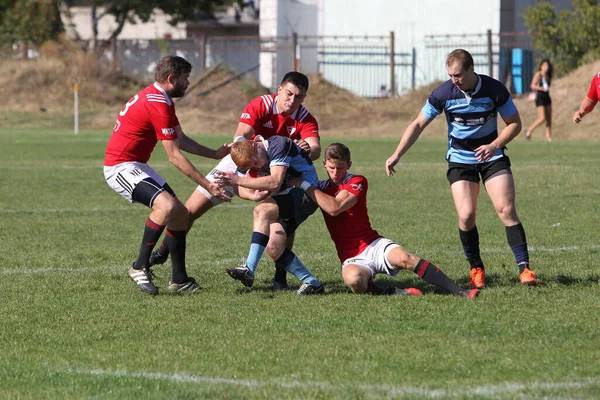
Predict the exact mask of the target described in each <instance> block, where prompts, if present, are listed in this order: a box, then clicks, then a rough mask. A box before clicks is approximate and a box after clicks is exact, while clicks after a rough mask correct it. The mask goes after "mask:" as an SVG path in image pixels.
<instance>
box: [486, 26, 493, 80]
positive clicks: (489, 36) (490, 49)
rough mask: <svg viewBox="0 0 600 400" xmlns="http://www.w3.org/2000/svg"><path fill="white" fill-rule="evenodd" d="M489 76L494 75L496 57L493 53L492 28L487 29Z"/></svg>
mask: <svg viewBox="0 0 600 400" xmlns="http://www.w3.org/2000/svg"><path fill="white" fill-rule="evenodd" d="M487 57H488V76H490V77H492V78H493V77H494V57H493V53H492V30H491V29H488V30H487Z"/></svg>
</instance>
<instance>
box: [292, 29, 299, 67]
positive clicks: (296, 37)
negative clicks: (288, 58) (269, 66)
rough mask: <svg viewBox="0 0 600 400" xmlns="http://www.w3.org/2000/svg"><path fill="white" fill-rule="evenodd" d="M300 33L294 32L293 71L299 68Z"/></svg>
mask: <svg viewBox="0 0 600 400" xmlns="http://www.w3.org/2000/svg"><path fill="white" fill-rule="evenodd" d="M297 51H298V34H297V33H296V32H293V33H292V71H297V70H298V54H297Z"/></svg>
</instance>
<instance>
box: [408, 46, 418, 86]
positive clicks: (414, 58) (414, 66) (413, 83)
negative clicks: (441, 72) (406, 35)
mask: <svg viewBox="0 0 600 400" xmlns="http://www.w3.org/2000/svg"><path fill="white" fill-rule="evenodd" d="M410 88H411V89H412V90H415V89H416V88H417V50H416V49H415V48H414V47H413V49H412V75H411V77H410Z"/></svg>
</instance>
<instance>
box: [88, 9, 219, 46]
mask: <svg viewBox="0 0 600 400" xmlns="http://www.w3.org/2000/svg"><path fill="white" fill-rule="evenodd" d="M223 2H224V0H154V1H148V0H113V1H106V0H90V1H89V5H90V6H91V7H92V21H91V24H92V32H93V37H92V40H91V43H90V47H91V48H94V47H95V46H96V42H97V39H98V22H99V21H100V19H101V18H103V17H105V16H106V15H112V16H113V17H114V18H115V21H116V23H117V25H116V28H115V29H114V30H113V31H112V32H111V34H110V37H109V38H108V40H113V39H116V38H117V37H118V36H119V34H120V33H121V31H122V30H123V27H124V26H125V23H126V22H129V23H133V24H135V23H136V17H137V18H139V20H141V21H142V22H147V21H149V20H150V18H152V15H153V13H154V10H155V9H159V10H162V11H163V12H164V13H165V14H168V15H170V16H171V20H170V23H171V24H172V25H176V24H177V23H179V22H181V21H193V20H197V19H199V18H201V17H204V18H213V10H214V7H215V6H219V5H222V4H223Z"/></svg>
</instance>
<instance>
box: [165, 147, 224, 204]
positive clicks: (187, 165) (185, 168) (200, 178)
mask: <svg viewBox="0 0 600 400" xmlns="http://www.w3.org/2000/svg"><path fill="white" fill-rule="evenodd" d="M178 141H179V139H175V140H163V141H162V145H163V147H164V149H165V152H166V153H167V157H169V161H170V162H171V164H173V165H174V166H175V168H177V169H178V170H180V171H181V172H182V173H183V174H184V175H185V176H187V177H188V178H190V179H191V180H193V181H194V182H196V183H197V184H198V185H200V186H202V187H203V188H204V189H206V190H208V192H209V193H210V194H211V195H213V196H215V197H217V198H219V199H221V200H224V201H231V197H229V196H227V194H226V193H225V191H224V190H223V189H221V188H220V187H219V186H218V185H217V184H216V183H214V182H210V181H209V180H208V179H206V178H205V177H204V175H202V174H201V173H200V171H198V170H197V169H196V167H194V165H193V164H192V163H191V162H190V160H188V158H187V157H186V156H184V155H183V153H182V152H181V149H180V148H179V143H178Z"/></svg>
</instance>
